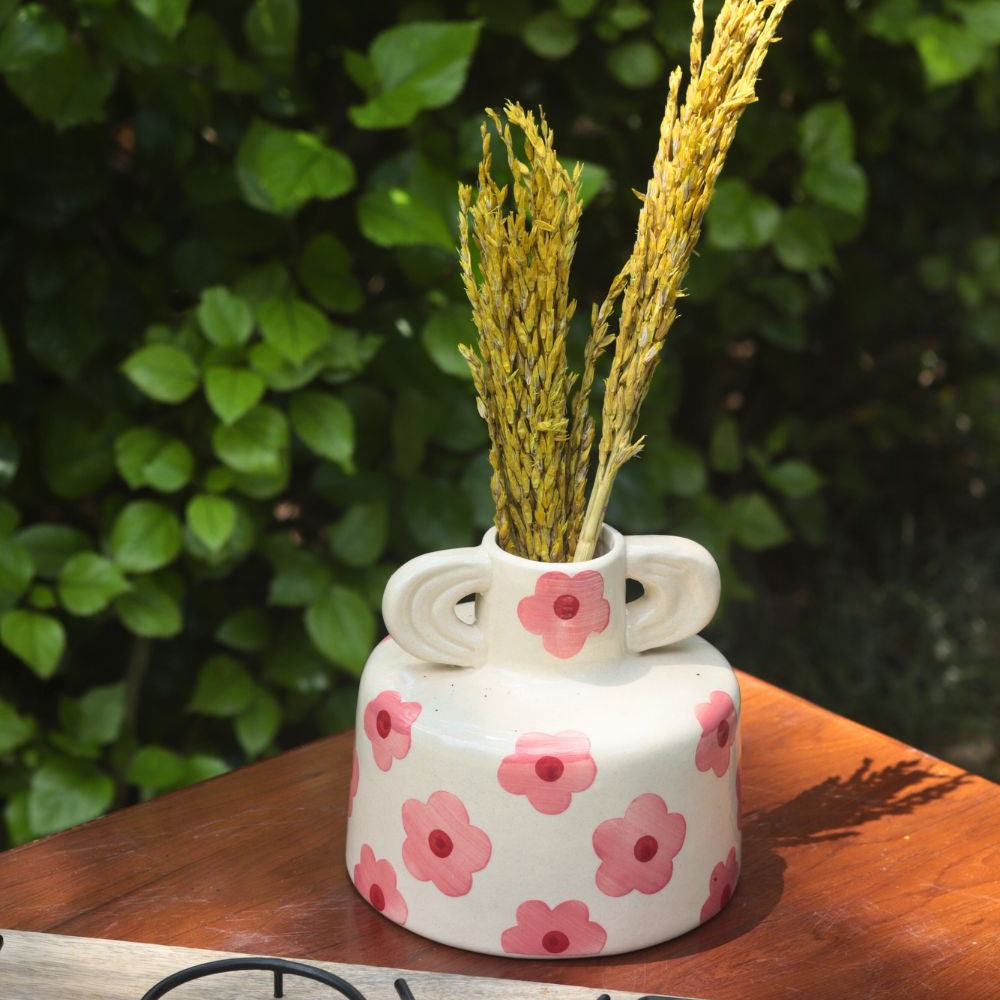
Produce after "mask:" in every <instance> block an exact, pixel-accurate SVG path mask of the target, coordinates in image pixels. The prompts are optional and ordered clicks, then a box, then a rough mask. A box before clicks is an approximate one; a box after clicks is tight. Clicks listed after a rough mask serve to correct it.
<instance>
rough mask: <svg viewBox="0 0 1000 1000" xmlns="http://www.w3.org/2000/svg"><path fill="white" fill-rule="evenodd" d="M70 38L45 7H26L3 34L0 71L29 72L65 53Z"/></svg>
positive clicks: (33, 5)
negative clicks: (23, 70)
mask: <svg viewBox="0 0 1000 1000" xmlns="http://www.w3.org/2000/svg"><path fill="white" fill-rule="evenodd" d="M68 38H69V36H68V34H67V33H66V28H65V27H64V26H63V24H62V22H60V21H59V20H58V19H57V18H56V17H55V15H54V14H53V13H52V12H51V11H50V10H48V9H47V8H46V7H45V6H44V5H43V4H40V3H27V4H24V5H23V6H22V7H20V8H19V9H18V10H17V12H16V13H15V14H14V16H13V17H12V18H11V19H10V20H9V21H8V22H7V23H6V24H5V25H4V28H3V31H2V32H0V71H2V72H4V73H9V72H11V71H13V70H19V69H29V68H30V67H31V66H33V65H34V64H35V63H36V62H38V60H39V59H44V58H45V57H46V56H51V55H55V54H56V53H58V52H61V51H62V49H63V48H64V47H65V45H66V41H67V39H68Z"/></svg>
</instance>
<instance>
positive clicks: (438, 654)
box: [382, 546, 492, 667]
mask: <svg viewBox="0 0 1000 1000" xmlns="http://www.w3.org/2000/svg"><path fill="white" fill-rule="evenodd" d="M491 577H492V564H491V563H490V559H489V556H488V555H487V554H486V553H485V552H484V551H483V548H482V546H477V547H476V548H466V549H445V550H444V551H442V552H428V553H426V554H425V555H422V556H417V557H416V559H411V560H410V561H409V562H408V563H404V564H403V565H402V566H400V567H399V569H397V570H396V572H395V573H393V574H392V576H391V577H390V578H389V582H388V583H387V584H386V585H385V593H384V594H383V596H382V617H383V618H384V619H385V625H386V628H387V629H388V630H389V634H390V635H391V636H392V637H393V639H395V640H396V642H397V643H398V644H399V646H400V647H401V648H402V649H404V650H406V652H407V653H409V654H410V655H411V656H415V657H417V659H419V660H427V661H428V662H430V663H448V664H452V665H454V666H459V667H478V666H481V665H482V664H483V663H484V662H485V660H486V640H485V637H484V636H483V630H482V629H481V628H480V627H479V626H478V625H474V624H473V625H469V624H466V623H465V622H463V621H461V620H460V619H459V617H458V615H457V614H456V611H455V609H456V606H457V604H458V602H459V601H460V600H461V599H462V598H463V597H468V596H469V594H480V593H482V592H483V591H484V590H486V588H487V587H489V585H490V579H491Z"/></svg>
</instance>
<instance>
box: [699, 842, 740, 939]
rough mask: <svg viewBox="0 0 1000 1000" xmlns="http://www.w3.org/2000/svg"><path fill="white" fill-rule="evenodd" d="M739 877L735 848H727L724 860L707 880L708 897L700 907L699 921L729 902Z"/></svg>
mask: <svg viewBox="0 0 1000 1000" xmlns="http://www.w3.org/2000/svg"><path fill="white" fill-rule="evenodd" d="M739 877H740V866H739V863H738V862H737V861H736V848H735V847H731V848H730V849H729V855H728V856H727V857H726V860H725V861H720V862H719V863H718V864H717V865H716V866H715V867H714V868H713V869H712V875H711V877H710V878H709V880H708V899H706V900H705V903H704V905H703V906H702V908H701V922H702V923H704V922H705V921H706V920H709V919H710V918H712V917H714V916H715V915H716V913H718V912H719V910H721V909H722V908H723V907H724V906H725V905H726V903H728V902H729V900H730V898H731V897H732V895H733V890H734V889H735V888H736V880H737V879H738V878H739Z"/></svg>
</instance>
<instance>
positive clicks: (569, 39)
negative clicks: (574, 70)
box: [523, 10, 580, 59]
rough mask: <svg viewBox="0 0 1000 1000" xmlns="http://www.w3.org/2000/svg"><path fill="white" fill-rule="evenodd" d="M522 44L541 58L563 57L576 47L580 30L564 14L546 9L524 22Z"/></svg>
mask: <svg viewBox="0 0 1000 1000" xmlns="http://www.w3.org/2000/svg"><path fill="white" fill-rule="evenodd" d="M523 38H524V44H525V45H526V46H527V47H528V48H529V49H531V51H532V52H534V53H535V55H539V56H541V57H542V58H543V59H563V58H564V57H566V56H568V55H569V54H570V53H571V52H572V51H573V49H575V48H576V46H577V43H578V42H579V41H580V30H579V28H577V26H576V25H575V24H574V23H573V22H572V21H571V20H570V19H569V18H568V17H566V15H565V14H563V13H562V12H561V11H558V10H547V11H543V12H542V13H540V14H535V16H534V17H531V18H529V19H528V21H527V22H525V25H524V30H523Z"/></svg>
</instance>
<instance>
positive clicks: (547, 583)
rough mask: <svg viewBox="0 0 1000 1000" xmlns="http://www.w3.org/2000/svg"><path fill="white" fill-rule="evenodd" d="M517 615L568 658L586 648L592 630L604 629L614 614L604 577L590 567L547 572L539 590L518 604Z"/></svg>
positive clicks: (556, 653) (550, 649)
mask: <svg viewBox="0 0 1000 1000" xmlns="http://www.w3.org/2000/svg"><path fill="white" fill-rule="evenodd" d="M517 617H518V618H520V619H521V624H522V625H523V626H524V627H525V628H526V629H527V630H528V631H529V632H531V633H532V634H533V635H540V636H541V637H542V645H543V646H544V647H545V649H546V651H547V652H549V653H551V654H552V655H553V656H559V657H561V658H562V659H568V658H569V657H570V656H575V655H576V654H577V653H579V652H580V650H581V649H583V644H584V643H585V642H586V641H587V636H588V635H590V633H591V632H603V631H604V630H605V629H606V628H607V627H608V619H609V618H610V617H611V605H610V604H608V602H607V601H606V600H605V599H604V577H603V576H601V574H600V573H598V572H596V571H595V570H592V569H588V570H584V571H583V572H582V573H577V574H576V576H569V575H568V574H567V573H559V572H551V573H543V574H542V575H541V576H540V577H539V578H538V581H537V582H536V584H535V592H534V594H532V595H531V596H530V597H523V598H521V600H520V601H519V602H518V605H517Z"/></svg>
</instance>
